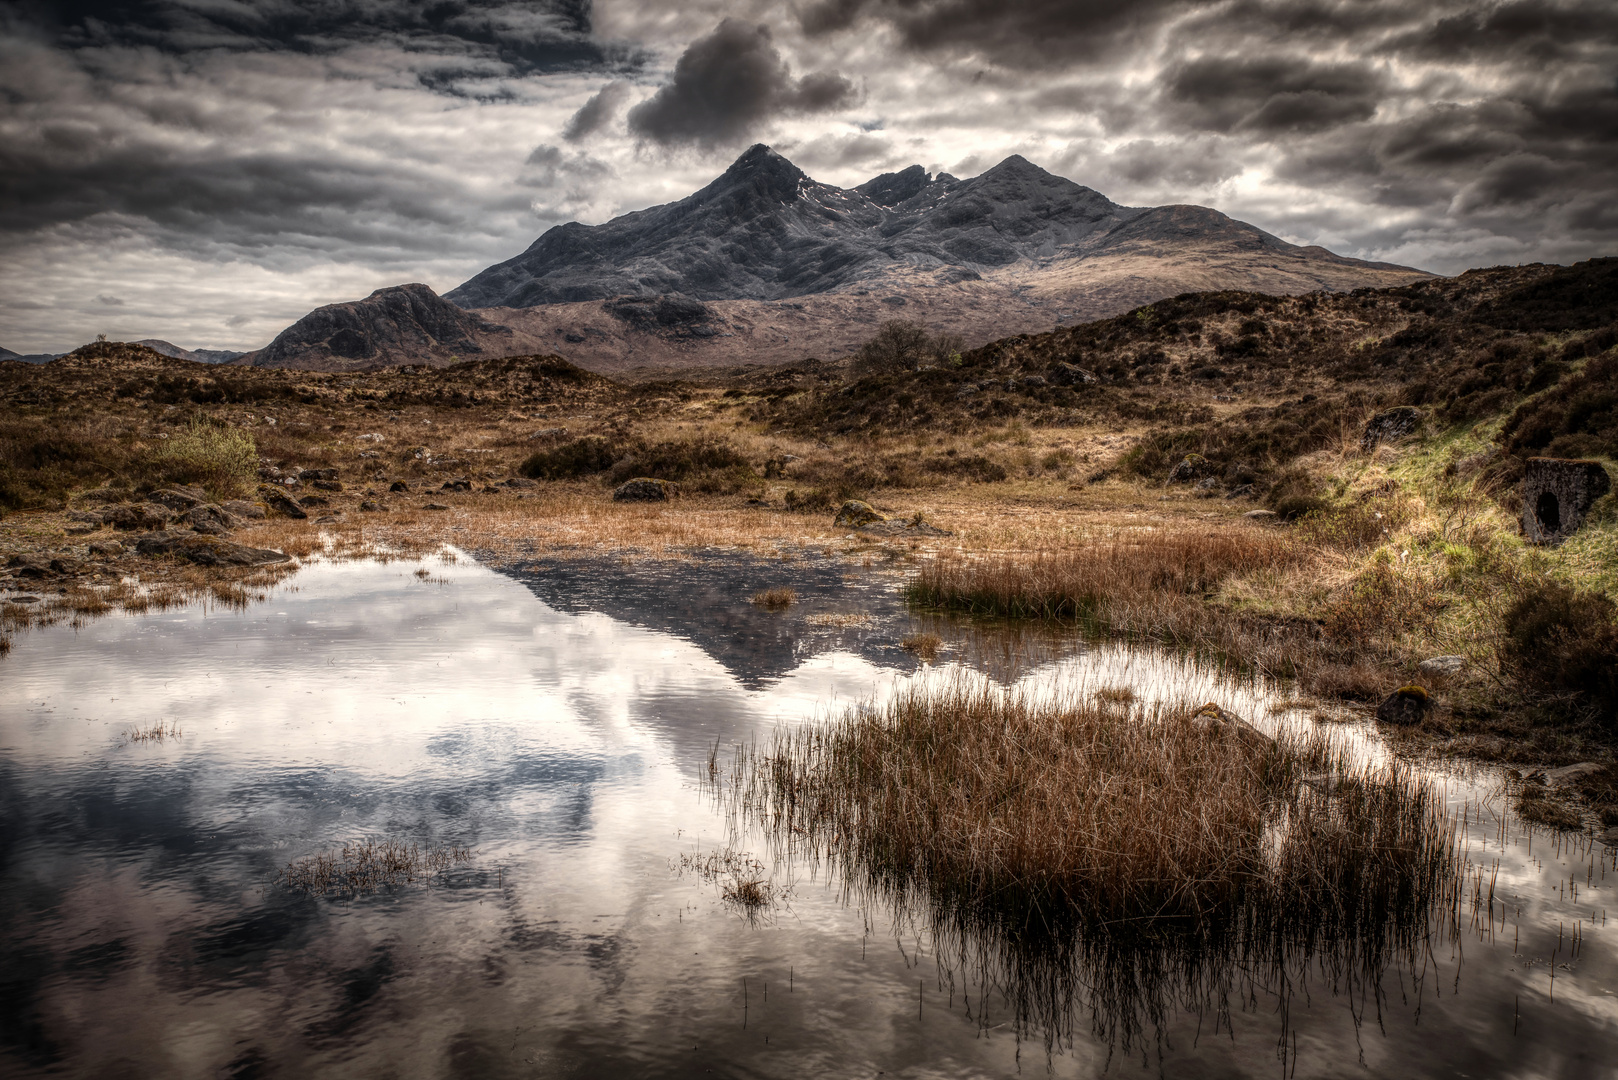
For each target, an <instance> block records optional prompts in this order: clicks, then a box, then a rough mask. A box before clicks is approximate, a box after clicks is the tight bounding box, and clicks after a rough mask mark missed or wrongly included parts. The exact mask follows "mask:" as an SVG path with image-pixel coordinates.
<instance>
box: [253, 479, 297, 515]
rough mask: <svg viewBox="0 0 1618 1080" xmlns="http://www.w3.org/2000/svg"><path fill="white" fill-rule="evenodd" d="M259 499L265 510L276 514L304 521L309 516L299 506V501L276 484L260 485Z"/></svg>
mask: <svg viewBox="0 0 1618 1080" xmlns="http://www.w3.org/2000/svg"><path fill="white" fill-rule="evenodd" d="M258 497H259V499H260V500H262V501H263V503H264V508H265V509H266V510H268V511H269V512H271V513H274V514H282V515H284V516H286V517H289V518H297V519H299V520H302V519H303V518H306V517H308V516H309V515H308V514H307V513H305V512H304V509H303V507H301V506H299V505H298V503H297V500H296V499H294V498H293V497H292V496H291V495H288V494H287V492H286V489H285V488H281V487H277V486H276V485H274V484H260V485H259V486H258Z"/></svg>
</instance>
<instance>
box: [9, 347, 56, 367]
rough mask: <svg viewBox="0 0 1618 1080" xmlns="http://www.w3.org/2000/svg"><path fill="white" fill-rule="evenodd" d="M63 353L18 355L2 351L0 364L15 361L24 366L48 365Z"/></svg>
mask: <svg viewBox="0 0 1618 1080" xmlns="http://www.w3.org/2000/svg"><path fill="white" fill-rule="evenodd" d="M60 355H62V354H61V353H16V352H12V351H11V350H10V349H0V363H3V362H4V361H7V360H15V361H17V362H18V363H22V364H47V363H49V362H50V361H52V360H55V359H56V358H57V357H58V356H60Z"/></svg>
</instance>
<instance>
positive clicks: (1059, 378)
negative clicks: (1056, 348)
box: [1049, 364, 1098, 386]
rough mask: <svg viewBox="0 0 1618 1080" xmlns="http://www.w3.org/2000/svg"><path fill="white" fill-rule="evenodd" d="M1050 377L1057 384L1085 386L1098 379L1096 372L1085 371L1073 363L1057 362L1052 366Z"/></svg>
mask: <svg viewBox="0 0 1618 1080" xmlns="http://www.w3.org/2000/svg"><path fill="white" fill-rule="evenodd" d="M1049 377H1050V380H1051V382H1052V383H1054V384H1055V385H1057V386H1084V385H1086V384H1088V383H1093V382H1097V381H1098V380H1097V379H1096V377H1095V373H1094V372H1090V371H1085V370H1084V369H1083V368H1081V367H1076V366H1075V365H1073V364H1057V365H1056V366H1055V367H1052V368H1051V371H1050V376H1049Z"/></svg>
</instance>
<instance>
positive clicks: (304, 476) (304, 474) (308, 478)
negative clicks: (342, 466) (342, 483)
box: [298, 469, 337, 484]
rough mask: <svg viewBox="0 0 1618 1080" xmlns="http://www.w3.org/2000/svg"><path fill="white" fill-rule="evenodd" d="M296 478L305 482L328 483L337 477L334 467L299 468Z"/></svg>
mask: <svg viewBox="0 0 1618 1080" xmlns="http://www.w3.org/2000/svg"><path fill="white" fill-rule="evenodd" d="M298 479H299V481H301V482H302V483H305V484H329V483H331V482H332V481H334V480H336V479H337V470H336V469H301V470H299V472H298Z"/></svg>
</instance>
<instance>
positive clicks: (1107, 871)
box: [709, 679, 1461, 1046]
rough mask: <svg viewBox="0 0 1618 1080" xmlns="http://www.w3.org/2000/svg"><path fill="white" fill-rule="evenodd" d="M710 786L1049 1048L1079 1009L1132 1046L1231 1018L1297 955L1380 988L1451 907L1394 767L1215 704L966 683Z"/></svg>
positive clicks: (1449, 861) (1449, 882) (1452, 890)
mask: <svg viewBox="0 0 1618 1080" xmlns="http://www.w3.org/2000/svg"><path fill="white" fill-rule="evenodd" d="M1198 717H1201V718H1202V719H1201V720H1200V721H1199V720H1198V719H1197V718H1198ZM1210 718H1212V719H1210ZM709 775H710V779H711V781H712V782H713V783H714V784H715V785H716V788H717V790H718V792H719V795H720V798H721V799H722V800H723V801H725V802H726V803H727V804H728V808H729V809H730V810H731V811H732V813H734V814H735V815H736V817H737V819H738V820H740V821H744V822H747V823H748V824H752V825H757V826H760V827H762V828H763V830H764V831H765V833H766V835H768V836H770V837H771V838H772V840H773V842H774V843H775V844H776V845H777V847H778V849H779V851H778V854H777V862H778V863H779V862H780V861H781V859H783V858H794V857H795V858H800V859H806V860H808V861H810V862H813V863H817V864H819V863H825V864H827V865H828V866H829V867H830V868H831V869H832V870H833V871H835V872H839V873H841V874H842V876H843V877H844V879H845V880H846V881H848V882H849V883H850V884H849V888H850V889H851V891H852V892H854V893H857V894H859V899H860V901H861V902H862V903H863V902H869V901H871V900H876V899H880V900H883V901H885V902H886V903H887V904H888V905H891V907H892V909H893V910H894V911H895V912H896V917H909V918H921V919H922V920H923V921H924V922H927V923H930V929H931V931H932V932H933V933H934V934H935V935H936V939H937V940H938V942H939V950H940V954H941V955H942V956H946V957H947V956H950V955H954V956H956V957H957V958H958V959H959V960H961V961H964V962H965V963H966V964H967V965H968V966H970V967H972V968H975V969H976V970H975V972H974V977H975V978H981V979H984V980H986V981H987V982H988V983H991V984H993V985H995V986H997V988H998V989H999V990H1000V991H1001V992H1002V993H1003V994H1004V995H1005V997H1006V999H1007V1000H1008V1001H1010V1002H1011V1003H1012V1007H1013V1009H1014V1011H1015V1013H1016V1016H1015V1019H1016V1023H1017V1026H1018V1028H1019V1030H1021V1031H1031V1030H1033V1029H1035V1028H1039V1029H1043V1031H1044V1033H1045V1036H1046V1039H1047V1044H1048V1045H1050V1043H1051V1040H1053V1039H1054V1040H1056V1041H1061V1040H1062V1039H1063V1038H1064V1035H1063V1033H1064V1032H1069V1033H1070V1032H1071V1022H1072V1010H1073V1009H1074V1007H1075V1005H1076V1003H1078V1002H1080V1001H1081V1000H1083V999H1085V998H1086V997H1087V998H1088V1004H1089V1006H1090V1008H1091V1010H1092V1017H1093V1022H1094V1024H1095V1027H1096V1030H1097V1033H1098V1034H1099V1035H1101V1036H1103V1037H1104V1038H1107V1039H1116V1040H1120V1041H1122V1042H1123V1043H1124V1044H1125V1045H1126V1046H1127V1045H1129V1044H1130V1042H1131V1041H1132V1040H1134V1039H1136V1038H1137V1037H1138V1036H1139V1034H1140V1032H1141V1030H1142V1028H1143V1025H1150V1024H1154V1023H1155V1024H1158V1025H1159V1026H1161V1023H1162V1020H1163V1017H1164V1016H1165V1014H1166V1012H1167V1011H1170V1010H1172V1009H1173V1008H1176V1007H1184V1006H1186V1005H1187V1004H1190V1003H1193V1002H1196V1001H1203V1002H1204V1003H1210V1007H1214V1008H1216V1009H1217V1008H1228V1007H1229V1005H1230V1000H1229V999H1230V996H1231V984H1230V979H1231V978H1232V975H1231V973H1232V972H1233V971H1236V972H1240V973H1241V975H1240V978H1246V979H1256V980H1259V981H1260V982H1262V983H1263V984H1265V985H1267V984H1268V982H1271V981H1274V979H1275V978H1276V977H1277V973H1279V972H1282V971H1287V970H1291V969H1290V968H1289V967H1288V965H1289V964H1292V965H1294V966H1296V964H1298V963H1303V964H1307V962H1308V961H1307V959H1305V960H1299V959H1298V957H1300V956H1303V957H1307V956H1308V955H1309V954H1310V953H1311V951H1317V952H1316V954H1317V955H1318V953H1319V952H1329V953H1330V954H1331V955H1332V956H1333V957H1334V958H1335V959H1334V961H1333V963H1334V964H1336V965H1338V967H1337V968H1336V970H1339V971H1342V972H1345V973H1351V972H1354V971H1362V972H1368V973H1369V976H1370V978H1373V979H1374V978H1375V977H1376V976H1377V975H1378V974H1379V973H1380V971H1381V970H1382V969H1383V968H1384V967H1385V966H1386V965H1387V964H1388V963H1389V962H1390V961H1391V960H1392V959H1393V958H1395V957H1398V958H1399V959H1401V960H1402V961H1404V962H1413V961H1414V960H1415V958H1417V957H1419V956H1420V954H1421V949H1422V947H1423V941H1424V936H1425V935H1427V934H1428V933H1429V932H1430V931H1431V929H1432V927H1433V925H1434V922H1433V919H1434V917H1435V916H1437V917H1439V921H1440V922H1443V923H1444V924H1445V925H1449V922H1445V920H1451V921H1452V920H1453V918H1454V917H1456V913H1457V912H1458V910H1459V907H1458V905H1459V904H1460V902H1461V892H1460V889H1461V886H1460V884H1459V880H1460V866H1459V861H1458V860H1459V855H1458V853H1457V849H1456V847H1455V844H1454V842H1453V833H1452V831H1451V827H1450V825H1449V823H1448V822H1446V821H1445V820H1444V819H1443V818H1442V816H1441V815H1440V813H1439V804H1438V802H1437V797H1436V795H1435V793H1434V792H1433V791H1432V790H1430V789H1429V787H1428V786H1426V785H1425V784H1424V783H1423V782H1421V781H1419V780H1418V779H1416V778H1415V777H1414V775H1413V774H1412V773H1411V772H1410V771H1409V770H1408V769H1406V768H1404V767H1401V766H1397V765H1394V766H1387V767H1370V766H1365V765H1351V764H1350V763H1349V761H1348V760H1347V759H1346V758H1345V757H1343V756H1341V755H1339V754H1338V753H1336V752H1335V751H1334V750H1333V749H1332V747H1331V746H1330V744H1329V743H1328V742H1327V741H1325V739H1324V738H1323V737H1320V736H1311V737H1297V736H1283V737H1282V738H1280V739H1279V740H1270V739H1268V738H1266V737H1265V736H1263V735H1261V734H1259V733H1258V732H1257V731H1255V730H1254V729H1252V728H1250V727H1247V726H1246V725H1245V724H1243V723H1241V722H1240V721H1239V720H1238V719H1236V718H1234V717H1231V716H1230V715H1229V714H1225V713H1221V712H1220V711H1219V710H1217V709H1210V708H1207V707H1205V708H1204V709H1202V710H1197V711H1196V712H1193V711H1192V710H1190V709H1188V708H1185V707H1178V706H1173V705H1167V704H1161V703H1157V704H1142V703H1137V702H1132V701H1129V700H1126V699H1125V696H1124V695H1121V694H1111V695H1106V696H1104V697H1102V698H1100V699H1097V698H1095V697H1094V696H1092V697H1090V698H1089V699H1088V700H1080V699H1077V698H1070V699H1053V700H1038V701H1036V700H1035V699H1033V698H1030V697H1028V696H1025V695H1021V694H1018V693H1015V692H1008V691H1005V690H1002V689H1000V688H998V687H996V686H992V685H990V684H987V683H969V682H967V681H964V680H959V679H958V680H955V681H951V682H942V683H935V684H931V685H923V686H919V687H913V688H911V689H909V690H907V691H904V692H901V693H900V694H899V695H898V696H897V697H895V698H894V699H892V700H891V701H890V702H889V703H887V704H886V705H884V706H880V707H875V706H863V707H858V708H855V709H852V710H850V711H848V712H846V713H844V714H843V715H841V716H840V717H837V718H834V719H831V720H830V721H827V722H824V723H821V724H818V725H811V726H808V727H805V728H800V729H797V730H794V731H790V732H783V733H780V734H778V735H777V736H776V737H775V739H774V741H773V742H772V743H771V744H770V745H769V746H768V748H767V749H756V750H753V751H747V750H738V752H737V755H736V758H735V761H734V763H733V764H732V765H731V766H730V767H729V770H728V774H726V773H725V771H724V770H723V769H722V767H721V765H720V763H719V761H718V758H717V755H716V756H715V757H714V758H712V759H711V760H710V763H709ZM903 912H909V913H911V914H910V915H908V916H902V915H900V914H899V913H903ZM1296 974H1297V972H1294V975H1296ZM1282 978H1283V981H1285V977H1282Z"/></svg>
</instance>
